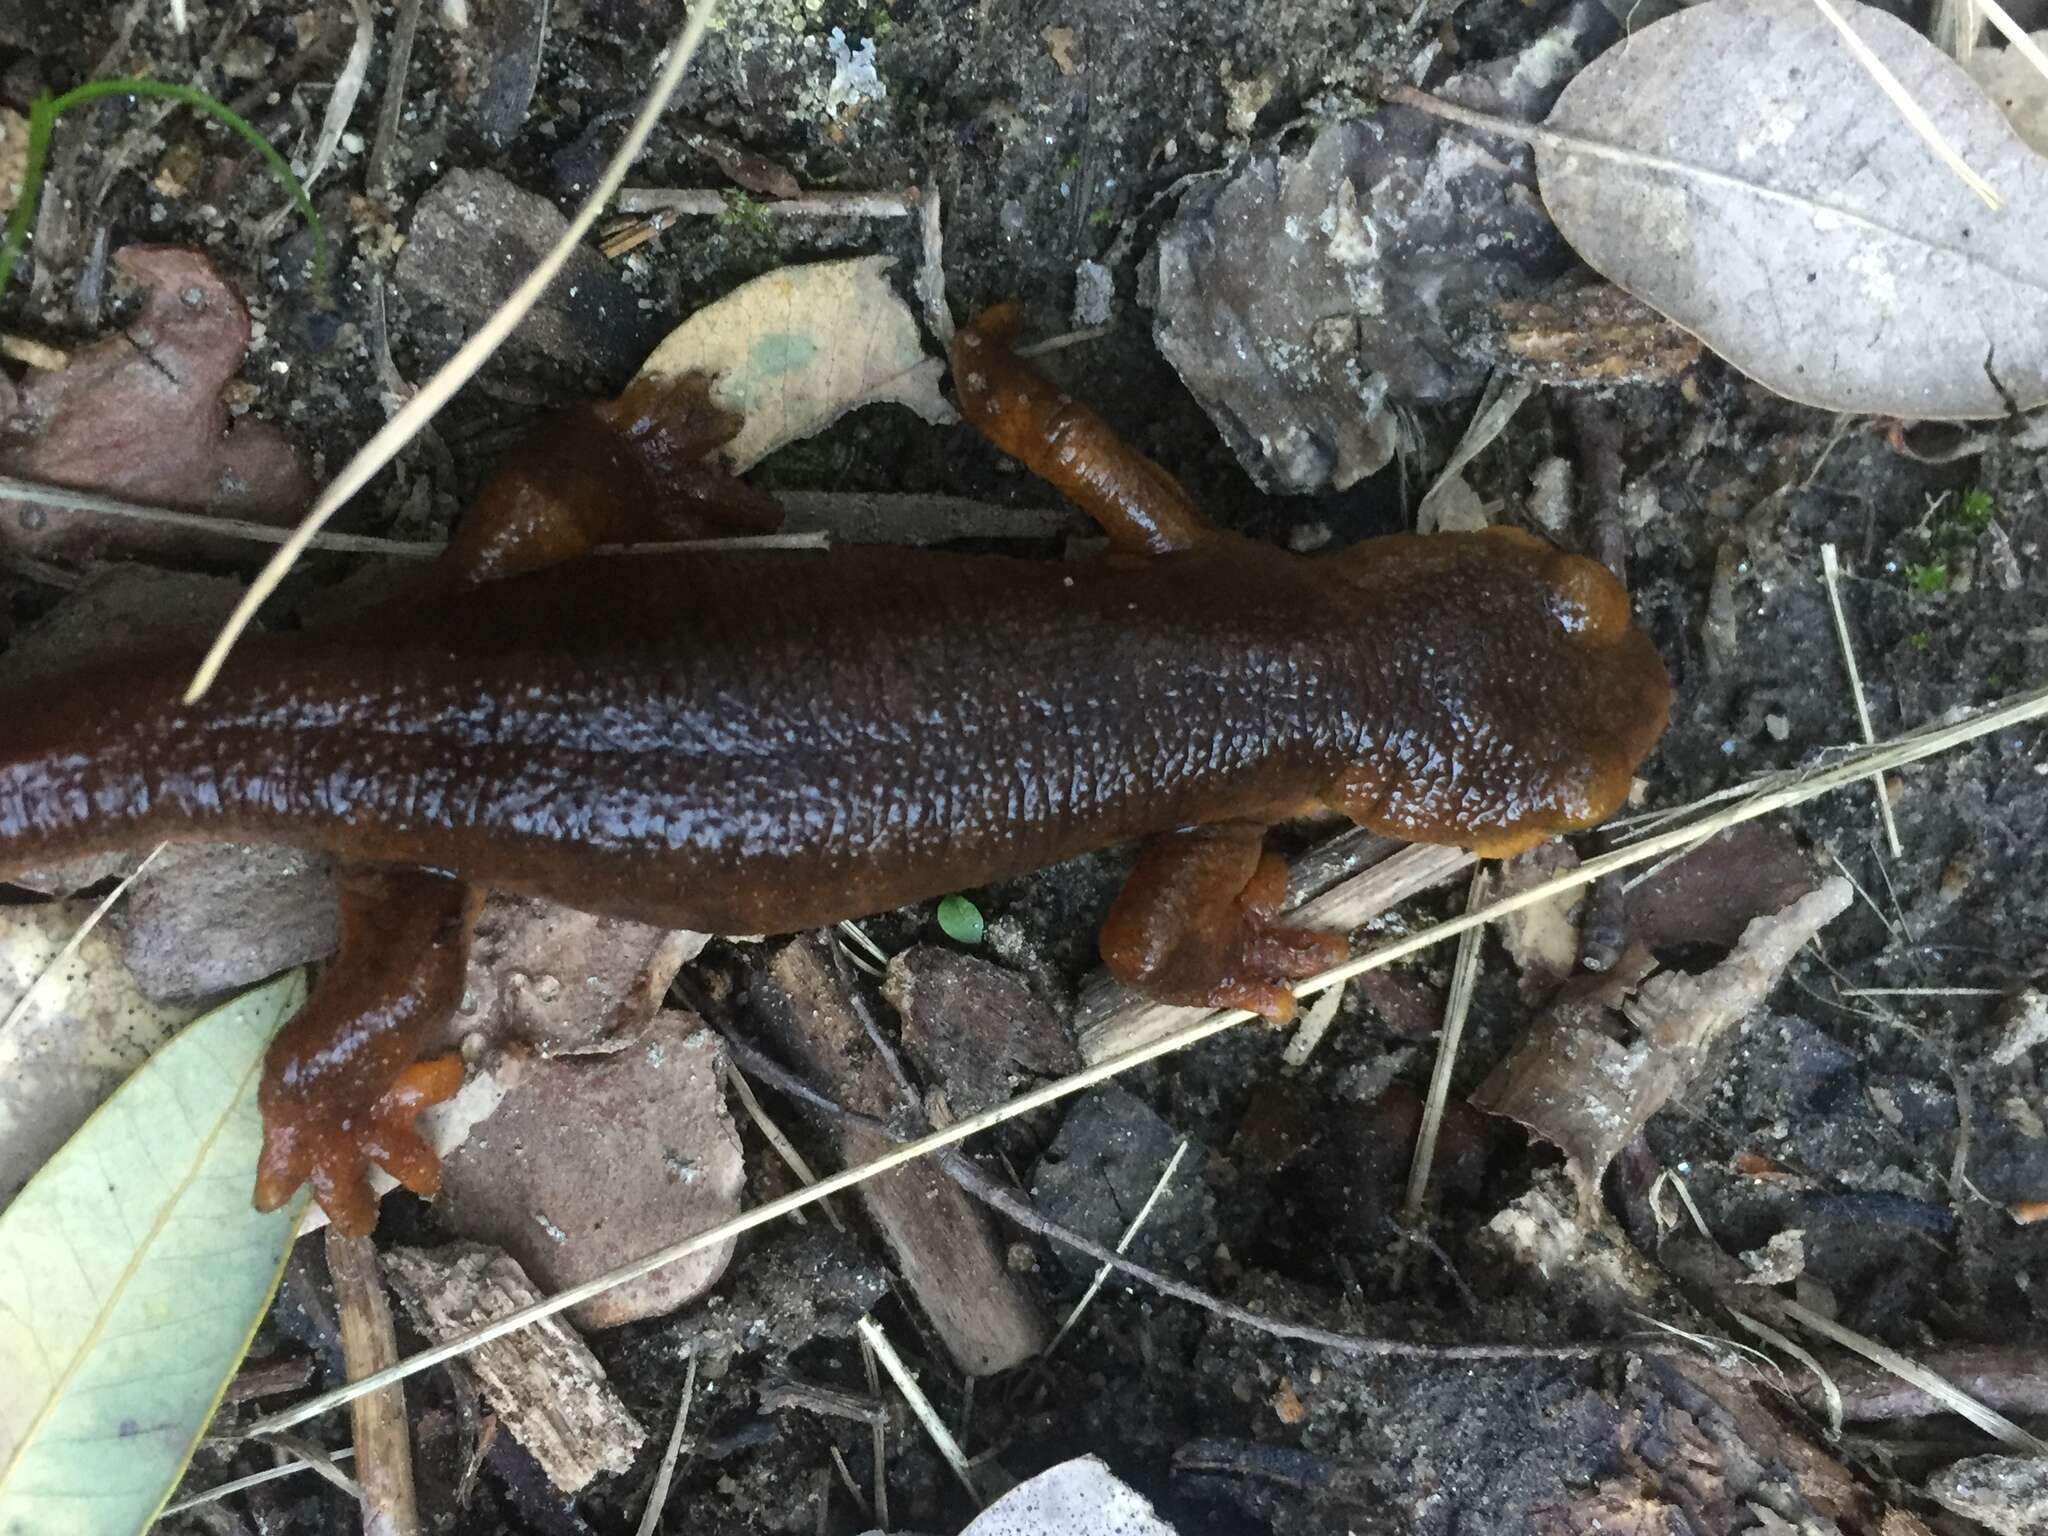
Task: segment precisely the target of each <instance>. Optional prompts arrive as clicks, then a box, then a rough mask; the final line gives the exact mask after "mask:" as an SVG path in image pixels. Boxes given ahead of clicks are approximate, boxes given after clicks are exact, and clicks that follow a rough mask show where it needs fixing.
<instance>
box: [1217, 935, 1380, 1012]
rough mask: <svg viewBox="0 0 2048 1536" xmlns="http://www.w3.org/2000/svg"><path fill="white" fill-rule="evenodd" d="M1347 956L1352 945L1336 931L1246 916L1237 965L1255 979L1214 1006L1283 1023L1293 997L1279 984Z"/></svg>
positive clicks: (1317, 972) (1311, 973) (1324, 968)
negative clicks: (1295, 926) (1323, 930)
mask: <svg viewBox="0 0 2048 1536" xmlns="http://www.w3.org/2000/svg"><path fill="white" fill-rule="evenodd" d="M1350 958H1351V946H1350V945H1349V944H1347V943H1346V942H1345V941H1344V935H1343V934H1341V933H1324V932H1322V931H1321V930H1320V929H1316V928H1290V927H1287V926H1286V925H1284V924H1281V923H1275V922H1271V921H1269V920H1267V919H1265V918H1261V917H1247V918H1246V920H1245V934H1244V944H1243V947H1242V951H1241V954H1240V959H1239V964H1240V966H1241V967H1242V970H1243V973H1244V975H1246V976H1248V977H1251V978H1255V979H1253V980H1249V981H1239V982H1238V983H1237V984H1236V990H1235V991H1234V992H1233V995H1232V996H1231V997H1229V998H1228V999H1227V1000H1219V1001H1216V1003H1215V1006H1216V1007H1219V1008H1243V1009H1245V1010H1247V1011H1248V1012H1251V1013H1256V1014H1258V1015H1259V1016H1260V1017H1261V1018H1263V1019H1265V1020H1266V1021H1267V1022H1268V1023H1270V1024H1285V1023H1287V1022H1289V1021H1290V1020H1291V1019H1293V1017H1294V993H1293V992H1292V991H1291V990H1289V989H1288V988H1287V987H1286V986H1284V985H1282V984H1281V983H1284V982H1289V981H1300V980H1301V979H1302V978H1303V977H1306V976H1316V975H1320V974H1321V973H1322V972H1324V971H1327V970H1328V969H1329V968H1330V967H1331V966H1333V965H1341V964H1343V962H1344V961H1346V960H1348V959H1350Z"/></svg>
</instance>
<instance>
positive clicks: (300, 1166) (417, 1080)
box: [256, 1056, 462, 1237]
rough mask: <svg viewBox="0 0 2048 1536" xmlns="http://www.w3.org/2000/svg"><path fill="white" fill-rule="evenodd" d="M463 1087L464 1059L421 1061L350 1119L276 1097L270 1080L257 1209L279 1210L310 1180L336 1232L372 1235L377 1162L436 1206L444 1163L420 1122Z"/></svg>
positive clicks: (265, 1096)
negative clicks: (372, 1166) (417, 1122)
mask: <svg viewBox="0 0 2048 1536" xmlns="http://www.w3.org/2000/svg"><path fill="white" fill-rule="evenodd" d="M461 1086H462V1062H461V1059H460V1058H459V1057H455V1056H437V1057H435V1058H433V1059H432V1060H430V1061H416V1062H414V1063H413V1064H412V1065H411V1066H409V1067H407V1068H406V1069H405V1070H404V1071H402V1072H400V1073H399V1074H398V1077H397V1079H396V1080H395V1081H394V1082H393V1083H392V1084H391V1086H390V1087H389V1088H387V1089H385V1090H384V1092H383V1094H382V1095H381V1096H380V1097H379V1098H378V1099H377V1101H376V1102H375V1103H374V1104H372V1105H371V1106H370V1108H369V1109H368V1110H367V1111H361V1112H355V1113H350V1112H349V1111H348V1110H347V1109H346V1108H343V1109H342V1110H340V1111H339V1112H337V1111H336V1110H334V1109H330V1108H328V1107H327V1106H325V1105H323V1104H320V1103H317V1102H314V1101H313V1100H311V1099H299V1098H294V1097H287V1096H286V1095H285V1094H284V1093H282V1092H278V1093H273V1092H272V1091H271V1087H270V1082H269V1080H268V1079H267V1078H266V1080H265V1083H264V1089H263V1155H262V1157H261V1158H260V1159H259V1160H258V1162H257V1165H256V1209H258V1210H259V1211H274V1210H276V1209H278V1207H280V1206H282V1205H283V1204H284V1203H285V1202H286V1201H288V1200H290V1199H291V1197H292V1196H293V1195H294V1194H295V1193H297V1191H298V1188H299V1186H300V1185H301V1184H304V1183H307V1182H309V1181H310V1182H311V1184H312V1186H313V1197H314V1198H315V1199H316V1200H318V1201H319V1202H320V1207H321V1209H322V1210H324V1211H326V1212H327V1219H328V1220H329V1221H331V1222H333V1223H334V1229H335V1230H336V1231H337V1232H340V1233H341V1234H342V1235H343V1236H345V1237H367V1236H368V1235H369V1233H370V1229H371V1228H372V1227H374V1226H376V1224H377V1197H376V1194H375V1193H374V1191H372V1190H371V1188H370V1164H372V1163H376V1164H378V1165H379V1166H381V1167H382V1168H383V1169H384V1170H385V1171H386V1172H387V1173H389V1174H390V1175H391V1176H392V1177H393V1178H395V1179H396V1180H398V1182H399V1183H401V1184H403V1185H404V1186H405V1187H406V1188H407V1189H409V1190H411V1191H412V1192H413V1193H414V1194H416V1195H419V1196H421V1197H423V1198H425V1199H429V1200H431V1199H432V1198H433V1197H434V1196H435V1194H437V1193H438V1192H439V1191H440V1188H441V1159H440V1157H439V1156H438V1155H437V1154H436V1153H435V1151H434V1149H433V1148H432V1147H431V1146H429V1145H428V1144H427V1141H426V1138H425V1137H423V1136H421V1135H420V1133H419V1131H418V1129H417V1128H415V1126H414V1125H413V1120H414V1118H415V1117H416V1116H417V1115H418V1114H419V1112H420V1111H421V1110H423V1109H425V1108H426V1107H427V1106H428V1105H430V1104H439V1103H441V1102H442V1101H443V1100H445V1099H450V1098H453V1097H454V1096H455V1092H456V1090H457V1089H459V1088H460V1087H461Z"/></svg>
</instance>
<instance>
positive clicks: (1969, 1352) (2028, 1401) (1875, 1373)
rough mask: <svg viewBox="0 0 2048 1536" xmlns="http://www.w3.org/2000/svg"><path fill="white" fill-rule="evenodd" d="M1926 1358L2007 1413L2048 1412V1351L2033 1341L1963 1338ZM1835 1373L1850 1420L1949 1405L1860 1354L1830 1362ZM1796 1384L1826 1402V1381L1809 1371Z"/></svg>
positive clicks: (1803, 1393)
mask: <svg viewBox="0 0 2048 1536" xmlns="http://www.w3.org/2000/svg"><path fill="white" fill-rule="evenodd" d="M1917 1358H1918V1360H1919V1362H1920V1364H1922V1365H1924V1366H1926V1367H1927V1369H1928V1370H1930V1371H1932V1372H1934V1374H1935V1375H1937V1376H1939V1377H1941V1378H1942V1380H1944V1381H1947V1382H1951V1383H1953V1384H1954V1385H1955V1386H1957V1387H1960V1388H1961V1389H1962V1390H1963V1391H1964V1392H1966V1393H1968V1394H1969V1395H1970V1396H1971V1397H1974V1398H1975V1399H1976V1400H1977V1401H1978V1402H1980V1403H1983V1404H1984V1405H1985V1406H1986V1407H1989V1408H1996V1409H1997V1410H1998V1411H1999V1412H2000V1413H2003V1414H2007V1415H2020V1416H2023V1417H2024V1416H2028V1415H2035V1414H2048V1354H2044V1353H2043V1352H2042V1350H2041V1349H2040V1347H2039V1346H2038V1345H2033V1344H1962V1345H1957V1346H1956V1347H1954V1348H1952V1349H1944V1350H1933V1351H1930V1352H1928V1353H1926V1354H1923V1355H1919V1356H1917ZM1827 1370H1828V1375H1829V1377H1830V1378H1831V1379H1832V1380H1833V1381H1834V1383H1835V1388H1836V1390H1837V1391H1839V1392H1840V1393H1841V1394H1842V1417H1843V1419H1844V1420H1846V1421H1847V1422H1849V1423H1852V1424H1858V1423H1872V1422H1879V1421H1884V1420H1890V1419H1921V1418H1927V1417H1930V1416H1932V1415H1934V1414H1938V1413H1947V1412H1949V1408H1948V1406H1947V1405H1946V1404H1945V1403H1942V1402H1940V1401H1938V1400H1937V1399H1936V1398H1934V1397H1933V1396H1932V1395H1931V1394H1929V1393H1927V1392H1925V1391H1922V1390H1921V1389H1920V1388H1919V1387H1916V1386H1914V1385H1913V1383H1911V1382H1910V1381H1904V1380H1901V1379H1900V1378H1899V1377H1898V1376H1897V1375H1895V1374H1893V1373H1892V1372H1890V1371H1887V1370H1885V1369H1884V1368H1883V1367H1881V1366H1877V1365H1873V1364H1871V1363H1870V1362H1869V1361H1868V1360H1864V1359H1860V1358H1858V1357H1857V1356H1854V1355H1841V1356H1836V1357H1834V1358H1832V1359H1830V1360H1829V1361H1828V1362H1827ZM1793 1390H1794V1391H1795V1392H1796V1393H1797V1394H1798V1396H1799V1400H1800V1401H1801V1402H1803V1403H1805V1404H1806V1406H1807V1407H1808V1408H1809V1409H1811V1410H1812V1411H1814V1412H1816V1413H1819V1412H1822V1411H1824V1410H1825V1408H1826V1402H1827V1400H1826V1395H1825V1394H1824V1393H1823V1392H1822V1391H1821V1387H1820V1383H1819V1382H1818V1381H1815V1380H1814V1379H1813V1377H1812V1375H1811V1373H1808V1372H1801V1373H1799V1374H1797V1375H1795V1376H1794V1377H1793Z"/></svg>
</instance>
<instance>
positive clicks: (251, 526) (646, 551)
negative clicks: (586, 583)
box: [0, 475, 832, 560]
mask: <svg viewBox="0 0 2048 1536" xmlns="http://www.w3.org/2000/svg"><path fill="white" fill-rule="evenodd" d="M0 499H12V500H14V501H26V502H30V503H32V504H34V505H36V506H44V507H57V508H61V509H62V510H64V511H66V512H85V513H93V514H97V515H99V516H102V517H119V518H126V519H128V520H129V521H130V522H137V523H148V524H152V525H154V526H156V527H160V528H184V529H189V530H190V531H191V532H193V533H206V534H214V535H216V536H218V537H220V538H227V539H247V540H250V541H251V542H253V543H257V544H284V543H287V542H289V541H290V540H291V538H292V530H291V529H289V528H273V527H271V526H270V525H269V524H267V523H252V522H248V521H246V520H245V519H243V518H239V517H211V516H208V515H207V514H205V513H203V512H180V511H177V510H176V509H175V508H172V507H152V506H146V505H144V504H142V503H140V502H133V501H122V500H121V499H120V498H118V497H115V496H102V495H100V494H98V493H97V492H94V491H74V490H72V489H70V488H69V487H68V486H62V485H45V484H43V483H42V482H40V481H36V480H21V479H17V478H16V477H14V476H12V475H0ZM831 545H832V536H831V535H830V534H829V533H758V534H749V535H746V536H743V537H733V538H715V539H677V540H667V541H658V542H657V541H650V542H648V543H644V544H600V545H599V546H597V548H595V549H593V550H592V551H591V553H592V554H595V555H678V554H689V553H691V552H693V551H695V552H703V553H709V552H711V551H714V550H721V549H829V548H830V547H831ZM303 547H305V548H307V549H326V550H333V551H335V552H337V553H341V554H352V555H384V556H388V557H390V558H391V559H394V560H432V559H434V558H435V557H436V556H438V555H439V554H440V553H441V552H442V551H443V550H445V549H446V548H447V547H448V546H447V544H445V543H444V542H442V541H441V540H439V539H379V538H372V537H370V536H369V535H366V534H356V533H316V534H314V535H313V536H312V537H311V538H309V539H307V540H306V541H305V544H304V546H303Z"/></svg>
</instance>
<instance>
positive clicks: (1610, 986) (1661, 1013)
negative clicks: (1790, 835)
mask: <svg viewBox="0 0 2048 1536" xmlns="http://www.w3.org/2000/svg"><path fill="white" fill-rule="evenodd" d="M1853 894H1854V893H1853V891H1852V890H1851V887H1850V885H1849V882H1848V881H1846V880H1843V879H1839V878H1837V879H1832V880H1829V881H1827V882H1826V883H1825V884H1823V885H1822V886H1821V888H1820V889H1819V890H1817V891H1815V892H1813V893H1812V894H1811V895H1808V896H1804V897H1802V898H1801V899H1799V900H1798V901H1796V902H1794V903H1792V905H1790V906H1789V907H1786V908H1785V909H1784V910H1782V911H1780V912H1776V913H1773V914H1772V915H1770V916H1768V917H1760V918H1757V919H1756V920H1755V921H1754V922H1752V923H1751V924H1750V925H1749V926H1748V927H1747V928H1745V929H1744V930H1743V936H1742V941H1741V943H1739V944H1738V945H1737V946H1736V947H1735V949H1734V950H1733V951H1732V952H1731V953H1730V954H1729V956H1728V958H1727V959H1725V960H1723V961H1722V962H1721V963H1720V964H1719V965H1717V966H1715V967H1714V968H1713V969H1712V970H1711V971H1708V972H1707V973H1706V974H1705V975H1702V976H1688V975H1685V974H1684V973H1682V972H1676V971H1667V972H1665V973H1663V974H1662V975H1659V976H1655V977H1652V978H1651V979H1649V980H1648V981H1644V982H1642V984H1641V986H1640V987H1639V988H1637V989H1636V992H1635V995H1634V996H1633V997H1632V998H1625V997H1624V994H1625V993H1626V991H1627V989H1628V988H1629V987H1630V986H1631V985H1632V984H1633V983H1634V982H1636V981H1638V980H1640V979H1641V977H1642V976H1643V975H1644V974H1645V969H1644V964H1643V963H1638V964H1634V965H1631V963H1630V962H1629V961H1627V960H1624V962H1623V964H1622V965H1620V966H1617V967H1616V969H1615V970H1614V971H1612V972H1608V973H1604V974H1603V975H1602V976H1601V977H1600V979H1599V981H1598V982H1597V983H1596V984H1595V989H1594V992H1593V994H1592V995H1590V996H1587V995H1581V994H1579V993H1576V992H1574V991H1573V990H1572V989H1567V996H1566V997H1565V998H1564V999H1563V1000H1561V1001H1560V1003H1559V1004H1558V1005H1557V1006H1556V1007H1553V1008H1552V1009H1551V1010H1550V1011H1549V1012H1548V1013H1546V1014H1544V1015H1543V1017H1542V1018H1540V1019H1538V1020H1537V1021H1536V1023H1535V1024H1534V1025H1532V1026H1531V1027H1530V1029H1529V1031H1528V1033H1527V1034H1526V1035H1524V1036H1523V1037H1522V1039H1521V1041H1520V1042H1519V1043H1518V1044H1517V1045H1516V1047H1515V1049H1514V1051H1513V1052H1512V1053H1511V1054H1510V1055H1509V1057H1508V1058H1507V1060H1505V1061H1504V1062H1502V1063H1501V1064H1500V1066H1499V1067H1497V1068H1495V1069H1494V1072H1493V1074H1492V1075H1491V1076H1490V1077H1488V1078H1487V1080H1486V1081H1485V1082H1484V1083H1482V1084H1481V1085H1480V1087H1479V1091H1478V1092H1477V1093H1475V1094H1473V1095H1472V1102H1473V1103H1474V1104H1475V1105H1477V1106H1478V1107H1479V1108H1481V1109H1484V1110H1488V1111H1490V1112H1491V1113H1493V1114H1497V1115H1506V1116H1508V1117H1509V1118H1510V1119H1514V1120H1519V1121H1521V1122H1522V1124H1524V1125H1526V1126H1528V1127H1529V1129H1530V1130H1531V1131H1533V1132H1535V1133H1536V1134H1537V1135H1538V1136H1540V1137H1542V1138H1543V1139H1544V1140H1545V1141H1547V1142H1549V1143H1550V1144H1551V1145H1553V1146H1555V1147H1557V1148H1559V1149H1560V1150H1562V1151H1563V1152H1564V1154H1565V1159H1566V1164H1567V1166H1568V1167H1569V1168H1570V1170H1571V1174H1572V1177H1573V1179H1574V1181H1575V1182H1576V1183H1577V1184H1578V1187H1579V1197H1580V1201H1581V1206H1582V1209H1584V1210H1585V1211H1586V1212H1587V1213H1588V1215H1589V1216H1590V1215H1591V1214H1592V1213H1593V1212H1595V1211H1597V1210H1598V1209H1599V1205H1600V1178H1601V1175H1602V1174H1603V1173H1605V1172H1606V1169H1607V1165H1608V1164H1609V1163H1610V1162H1612V1161H1613V1160H1614V1158H1615V1156H1616V1154H1618V1153H1619V1152H1620V1151H1621V1149H1622V1148H1623V1147H1625V1146H1627V1145H1628V1143H1629V1141H1630V1140H1631V1139H1632V1138H1633V1137H1634V1136H1635V1134H1636V1133H1637V1132H1638V1131H1640V1130H1641V1129H1642V1128H1643V1125H1644V1124H1645V1123H1646V1122H1647V1121H1648V1120H1649V1118H1650V1117H1651V1116H1652V1115H1654V1114H1655V1113H1656V1112H1657V1111H1658V1110H1660V1109H1662V1108H1663V1107H1664V1105H1665V1104H1666V1103H1667V1102H1668V1101H1669V1100H1670V1098H1671V1096H1672V1095H1673V1094H1675V1093H1677V1092H1679V1091H1681V1090H1682V1089H1684V1088H1685V1087H1686V1086H1687V1085H1688V1084H1690V1083H1691V1082H1692V1080H1693V1078H1694V1076H1695V1075H1696V1074H1697V1073H1698V1071H1699V1069H1700V1068H1701V1066H1702V1065H1703V1064H1704V1063H1705V1061H1706V1058H1707V1052H1708V1050H1709V1049H1710V1048H1711V1047H1712V1045H1713V1044H1714V1042H1715V1041H1716V1040H1717V1039H1718V1038H1719V1037H1720V1036H1721V1034H1722V1032H1723V1031H1725V1030H1726V1029H1727V1028H1728V1027H1729V1026H1730V1025H1732V1024H1734V1023H1735V1022H1737V1021H1738V1020H1739V1019H1741V1018H1743V1017H1744V1016H1746V1015H1747V1014H1748V1013H1749V1012H1750V1011H1751V1010H1753V1009H1755V1008H1757V1007H1759V1006H1761V1005H1762V1003H1763V1001H1764V999H1765V997H1767V996H1768V995H1769V993H1770V990H1771V988H1772V987H1773V986H1775V985H1776V984H1777V981H1778V978H1779V977H1780V976H1782V975H1783V974H1784V971H1785V968H1786V967H1787V966H1788V965H1790V964H1791V962H1792V959H1793V957H1794V956H1795V955H1796V954H1798V952H1799V951H1800V949H1802V948H1803V947H1804V946H1805V945H1806V943H1807V942H1808V941H1809V940H1810V939H1812V938H1813V936H1814V935H1815V934H1817V933H1818V932H1820V930H1821V929H1822V928H1823V927H1825V926H1826V925H1827V924H1828V923H1829V922H1831V921H1833V920H1834V919H1835V918H1836V917H1838V916H1840V915H1841V913H1842V912H1843V911H1844V910H1845V909H1846V908H1847V907H1848V905H1849V902H1850V900H1851V898H1852V896H1853ZM1631 953H1632V954H1634V955H1637V956H1643V955H1644V954H1645V952H1644V951H1643V950H1642V949H1641V948H1640V947H1638V948H1637V949H1635V950H1633V951H1632V952H1631Z"/></svg>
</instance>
